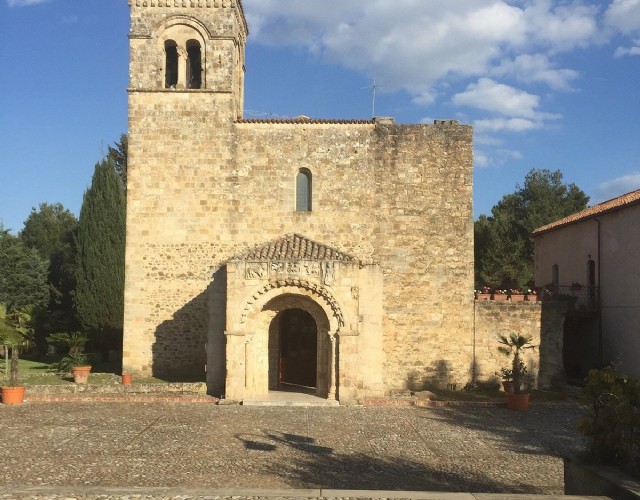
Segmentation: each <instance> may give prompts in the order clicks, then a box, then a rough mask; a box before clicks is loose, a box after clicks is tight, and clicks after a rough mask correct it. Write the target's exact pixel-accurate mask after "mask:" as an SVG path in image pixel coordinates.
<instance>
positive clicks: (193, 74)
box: [187, 40, 202, 89]
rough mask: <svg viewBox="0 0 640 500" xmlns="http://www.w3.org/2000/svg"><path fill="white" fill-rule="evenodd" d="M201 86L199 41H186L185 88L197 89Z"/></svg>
mask: <svg viewBox="0 0 640 500" xmlns="http://www.w3.org/2000/svg"><path fill="white" fill-rule="evenodd" d="M201 86H202V54H201V51H200V43H199V42H198V41H196V40H189V41H188V42H187V88H188V89H199V88H200V87H201Z"/></svg>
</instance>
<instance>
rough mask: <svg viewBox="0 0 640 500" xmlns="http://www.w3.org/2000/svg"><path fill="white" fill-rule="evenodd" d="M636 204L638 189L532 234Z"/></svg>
mask: <svg viewBox="0 0 640 500" xmlns="http://www.w3.org/2000/svg"><path fill="white" fill-rule="evenodd" d="M638 203H640V189H638V190H637V191H632V192H630V193H627V194H623V195H622V196H618V197H617V198H613V199H612V200H609V201H605V202H603V203H599V204H598V205H594V206H593V207H589V208H587V209H585V210H583V211H582V212H578V213H575V214H573V215H569V216H568V217H565V218H564V219H560V220H557V221H555V222H552V223H551V224H547V225H546V226H542V227H539V228H538V229H536V230H535V231H534V232H533V233H532V234H533V235H534V236H537V235H540V234H543V233H548V232H549V231H553V230H554V229H558V228H561V227H564V226H568V225H570V224H575V223H576V222H581V221H584V220H587V219H590V218H591V217H596V216H598V215H603V214H605V213H607V212H613V211H615V210H620V209H621V208H626V207H629V206H632V205H636V204H638Z"/></svg>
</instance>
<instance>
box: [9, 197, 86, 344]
mask: <svg viewBox="0 0 640 500" xmlns="http://www.w3.org/2000/svg"><path fill="white" fill-rule="evenodd" d="M77 229H78V220H77V219H76V217H75V215H73V214H72V213H71V212H70V211H69V210H67V209H65V208H64V207H63V206H62V205H61V204H60V203H55V204H51V205H50V204H48V203H41V204H40V207H39V209H38V210H36V209H35V208H33V209H32V210H31V213H30V214H29V217H27V220H26V221H25V223H24V229H23V230H22V231H21V232H20V238H21V239H22V241H23V242H24V243H25V245H26V246H28V247H29V248H33V249H35V250H37V251H38V253H39V254H40V256H41V257H43V258H45V259H47V260H48V261H49V270H48V279H49V287H50V291H51V298H50V301H49V311H48V314H46V315H44V317H41V315H36V316H37V319H36V325H37V327H36V330H37V332H38V338H40V339H42V338H44V337H46V335H49V334H51V333H53V332H56V331H62V330H64V331H70V330H73V329H76V328H77V327H78V324H77V321H76V318H75V310H74V307H73V293H74V291H75V286H76V279H75V263H76V253H77V252H76V231H77ZM41 320H44V323H46V324H43V322H42V321H41Z"/></svg>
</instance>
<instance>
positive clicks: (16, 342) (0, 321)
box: [0, 307, 33, 405]
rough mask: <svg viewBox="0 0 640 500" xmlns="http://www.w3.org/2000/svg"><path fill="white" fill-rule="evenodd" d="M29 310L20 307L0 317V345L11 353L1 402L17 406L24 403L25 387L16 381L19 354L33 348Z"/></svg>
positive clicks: (28, 308)
mask: <svg viewBox="0 0 640 500" xmlns="http://www.w3.org/2000/svg"><path fill="white" fill-rule="evenodd" d="M31 312H32V310H31V308H30V307H22V308H18V309H15V310H13V311H11V312H10V313H9V314H6V315H5V314H4V311H2V316H0V344H1V345H4V346H5V347H6V348H8V349H9V350H10V351H11V362H10V369H9V381H8V385H5V386H3V387H2V402H3V403H4V404H7V405H19V404H22V402H23V401H24V393H25V386H23V385H20V384H19V381H18V366H19V355H20V352H22V351H25V350H28V349H30V348H31V347H32V346H33V328H32V327H31Z"/></svg>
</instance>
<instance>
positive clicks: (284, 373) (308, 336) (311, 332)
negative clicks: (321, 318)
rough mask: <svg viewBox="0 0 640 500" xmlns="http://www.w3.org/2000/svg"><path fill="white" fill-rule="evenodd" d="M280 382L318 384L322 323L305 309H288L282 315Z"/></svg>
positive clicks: (279, 357)
mask: <svg viewBox="0 0 640 500" xmlns="http://www.w3.org/2000/svg"><path fill="white" fill-rule="evenodd" d="M279 346H280V348H279V353H278V367H279V369H278V382H279V384H291V385H301V386H305V387H316V385H317V382H316V369H317V355H318V327H317V325H316V322H315V320H314V319H313V317H312V316H311V315H310V314H309V313H308V312H306V311H303V310H302V309H288V310H286V311H284V312H283V313H282V316H281V317H280V342H279Z"/></svg>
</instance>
